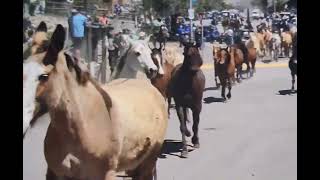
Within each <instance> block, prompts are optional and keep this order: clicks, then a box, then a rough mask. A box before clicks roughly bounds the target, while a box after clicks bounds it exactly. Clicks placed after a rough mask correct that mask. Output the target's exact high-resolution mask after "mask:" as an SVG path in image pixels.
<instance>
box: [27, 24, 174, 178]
mask: <svg viewBox="0 0 320 180" xmlns="http://www.w3.org/2000/svg"><path fill="white" fill-rule="evenodd" d="M65 34H66V32H65V30H64V28H63V27H62V26H61V25H58V26H57V27H56V30H55V31H54V33H53V35H52V38H51V41H50V45H49V47H48V49H47V51H46V52H44V53H41V54H39V55H38V56H32V57H31V58H32V59H33V60H30V61H28V62H25V63H24V64H23V68H24V69H23V70H24V72H23V77H24V81H23V84H24V89H23V90H24V94H25V91H28V92H31V93H29V94H31V95H32V96H33V98H27V97H30V96H24V99H23V100H24V102H25V100H26V101H27V102H26V103H24V109H23V110H24V111H25V108H26V107H25V105H29V106H34V101H35V100H36V101H39V100H41V101H42V102H44V103H45V104H46V105H47V107H48V112H49V114H50V119H51V122H50V125H49V127H48V130H47V135H46V138H45V141H44V154H45V158H46V161H47V163H48V171H47V177H46V178H47V180H57V179H71V180H74V179H77V180H78V179H96V180H114V179H115V173H116V172H118V171H126V172H127V173H128V175H130V176H133V179H134V180H151V179H152V177H153V174H154V172H155V165H156V161H157V156H158V155H159V152H160V150H161V146H162V143H163V140H164V137H165V132H166V128H167V121H168V118H167V112H166V103H165V101H164V99H163V97H162V96H161V94H160V93H159V92H158V90H157V89H156V88H154V87H153V86H152V85H151V83H150V82H148V81H146V80H138V79H118V80H115V81H112V82H110V83H109V84H107V85H104V86H100V85H99V84H98V83H97V82H95V81H94V80H93V79H92V78H91V77H90V75H89V73H88V71H87V70H86V69H85V68H84V67H83V64H80V61H79V60H77V59H76V58H75V57H73V56H72V55H69V53H67V52H65V51H64V50H63V46H64V41H65ZM136 53H141V52H136ZM128 94H130V95H129V96H128ZM141 101H143V103H141ZM31 109H32V108H31ZM26 110H30V108H28V109H26ZM32 113H33V112H32V111H27V112H26V114H32ZM27 118H28V119H25V117H24V126H25V125H27V126H28V124H27V123H29V122H30V118H32V116H27ZM27 126H26V128H24V132H25V130H27V129H28V127H27Z"/></svg>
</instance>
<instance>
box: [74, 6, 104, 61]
mask: <svg viewBox="0 0 320 180" xmlns="http://www.w3.org/2000/svg"><path fill="white" fill-rule="evenodd" d="M90 22H98V23H99V24H100V25H107V24H108V18H107V16H106V14H103V15H102V16H101V17H99V18H96V19H94V20H92V18H91V17H90V16H87V15H86V14H85V12H79V11H78V10H76V9H73V10H72V11H71V16H70V18H69V19H68V24H69V33H70V37H71V39H72V42H73V49H74V54H75V56H76V57H77V58H80V49H81V45H82V42H83V39H84V37H85V26H86V24H87V23H90Z"/></svg>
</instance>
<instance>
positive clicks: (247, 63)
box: [246, 61, 251, 78]
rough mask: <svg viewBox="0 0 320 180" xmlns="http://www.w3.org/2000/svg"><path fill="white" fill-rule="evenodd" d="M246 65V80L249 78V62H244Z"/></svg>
mask: <svg viewBox="0 0 320 180" xmlns="http://www.w3.org/2000/svg"><path fill="white" fill-rule="evenodd" d="M246 65H247V70H246V72H247V78H248V77H249V72H250V69H251V68H250V64H249V61H247V62H246Z"/></svg>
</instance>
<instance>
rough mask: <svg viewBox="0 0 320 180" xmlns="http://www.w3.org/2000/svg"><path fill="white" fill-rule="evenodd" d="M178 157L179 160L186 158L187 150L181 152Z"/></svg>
mask: <svg viewBox="0 0 320 180" xmlns="http://www.w3.org/2000/svg"><path fill="white" fill-rule="evenodd" d="M180 157H181V158H188V150H182V152H181V155H180Z"/></svg>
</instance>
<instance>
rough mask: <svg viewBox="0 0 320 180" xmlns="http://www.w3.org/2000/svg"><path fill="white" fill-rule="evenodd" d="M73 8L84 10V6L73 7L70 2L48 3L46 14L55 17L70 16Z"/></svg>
mask: <svg viewBox="0 0 320 180" xmlns="http://www.w3.org/2000/svg"><path fill="white" fill-rule="evenodd" d="M72 8H76V9H84V5H73V4H70V3H68V2H54V1H46V13H48V14H55V15H62V16H65V15H68V14H69V13H70V10H71V9H72Z"/></svg>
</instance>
